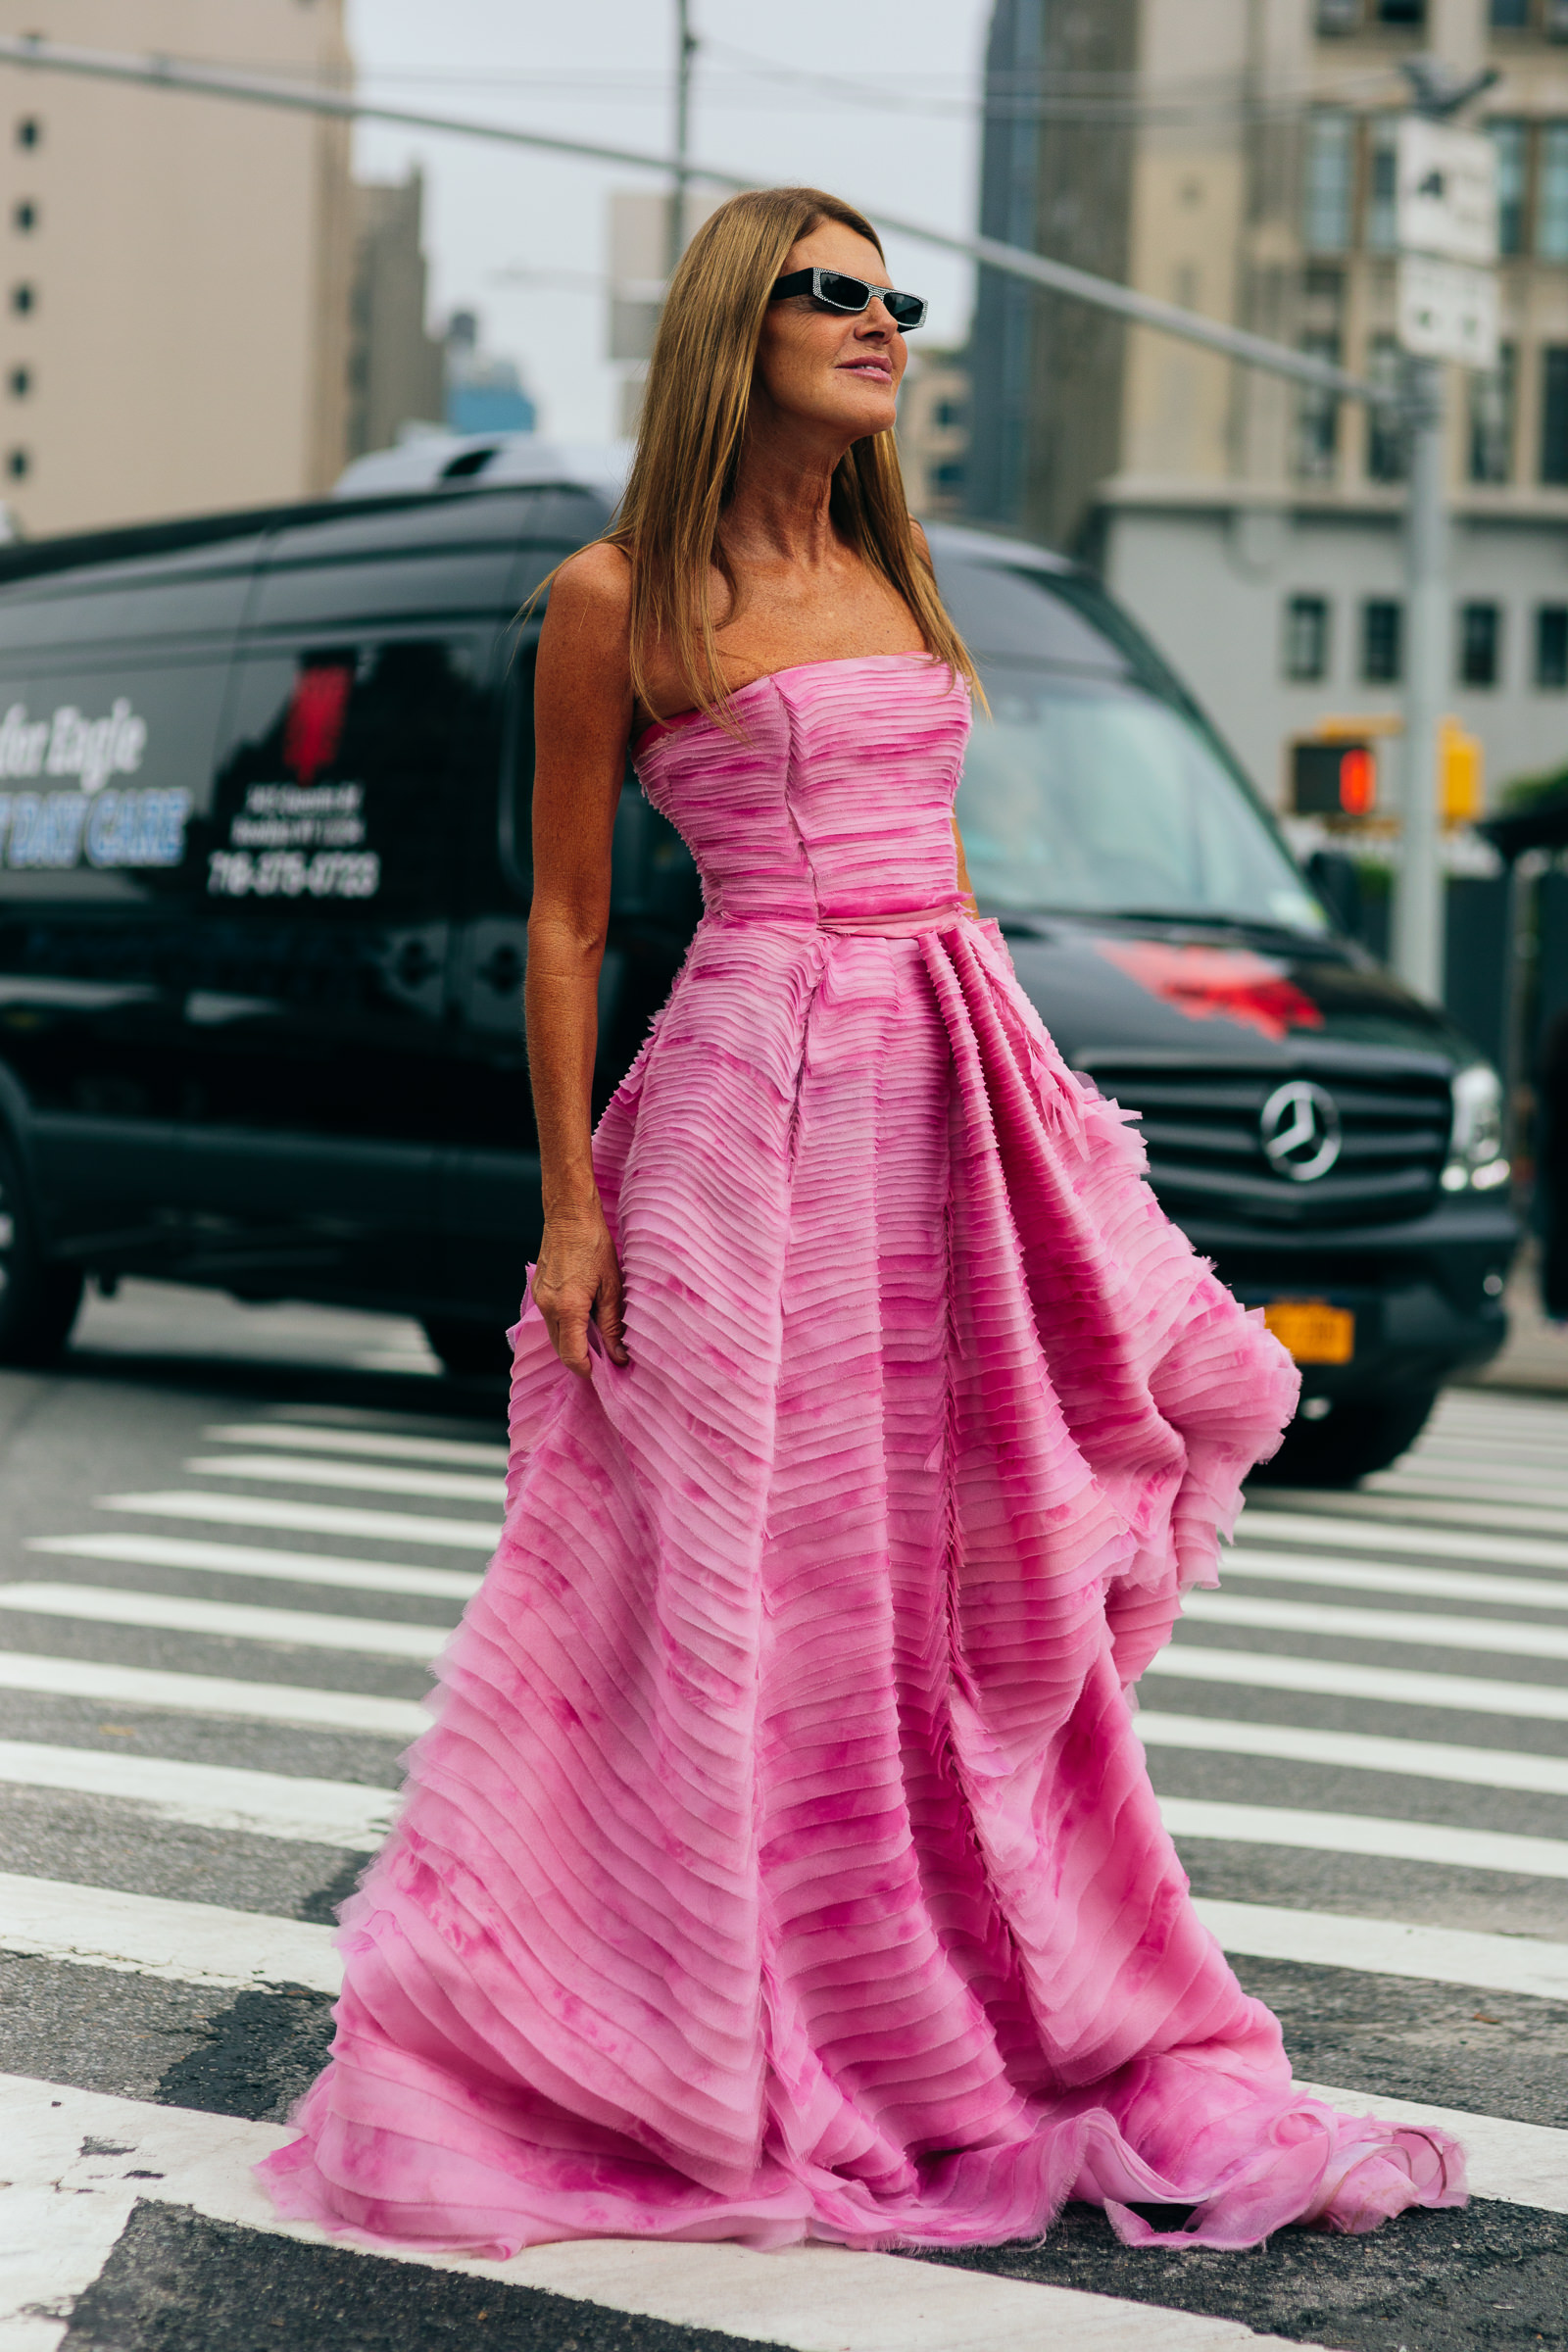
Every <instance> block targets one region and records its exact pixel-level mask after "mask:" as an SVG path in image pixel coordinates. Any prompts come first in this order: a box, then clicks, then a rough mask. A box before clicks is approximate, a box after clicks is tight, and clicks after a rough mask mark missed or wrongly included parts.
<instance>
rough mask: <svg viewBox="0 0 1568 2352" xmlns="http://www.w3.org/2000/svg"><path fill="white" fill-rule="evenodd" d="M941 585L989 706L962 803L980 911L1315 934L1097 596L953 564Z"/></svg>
mask: <svg viewBox="0 0 1568 2352" xmlns="http://www.w3.org/2000/svg"><path fill="white" fill-rule="evenodd" d="M943 586H944V589H945V590H946V591H947V594H948V602H949V607H950V610H951V611H952V612H953V615H954V618H955V619H956V622H957V624H958V626H959V628H960V629H961V630H962V631H963V632H964V634H965V636H966V637H967V639H968V642H969V645H970V648H971V650H972V652H973V653H974V655H975V657H976V660H977V662H978V664H979V667H980V673H981V676H982V678H983V679H984V681H985V687H986V693H987V696H988V698H989V700H990V704H991V716H990V718H989V719H988V718H987V717H986V715H985V713H984V711H979V710H977V711H976V712H975V721H974V729H973V732H972V734H971V735H970V738H969V746H968V751H967V754H966V757H965V760H964V768H963V776H962V779H961V781H960V784H959V788H958V800H957V817H958V824H959V829H960V830H961V832H962V835H963V845H964V850H965V853H966V855H967V858H968V861H969V875H970V879H971V881H972V882H973V884H974V888H975V895H976V897H977V899H978V900H979V902H980V905H981V907H986V908H989V909H991V910H992V911H994V912H996V913H1006V912H1009V911H1011V912H1015V913H1084V914H1126V915H1155V916H1169V917H1172V918H1174V919H1177V920H1182V919H1185V920H1187V921H1193V920H1195V919H1196V920H1199V921H1202V920H1204V919H1207V920H1209V921H1221V922H1225V921H1229V922H1240V923H1248V924H1260V925H1266V926H1268V927H1270V928H1273V929H1285V930H1290V931H1298V932H1302V933H1308V934H1313V935H1320V934H1322V933H1324V932H1326V931H1327V930H1328V928H1329V924H1328V919H1327V917H1326V915H1325V914H1324V912H1323V909H1322V908H1321V907H1319V905H1318V903H1317V900H1316V899H1315V898H1314V897H1313V896H1312V894H1311V893H1310V891H1309V890H1308V889H1307V888H1306V886H1305V883H1304V882H1303V880H1302V877H1301V875H1300V873H1299V870H1298V868H1297V867H1296V865H1295V863H1294V862H1293V860H1292V858H1291V857H1290V855H1289V852H1288V851H1287V850H1286V848H1285V846H1284V844H1283V842H1282V841H1281V840H1280V838H1279V836H1278V835H1277V834H1276V833H1275V831H1274V830H1273V827H1272V825H1271V824H1270V823H1269V821H1268V819H1267V817H1266V816H1265V815H1264V813H1263V811H1262V810H1261V809H1259V807H1258V806H1257V804H1256V803H1255V802H1254V801H1253V799H1252V797H1251V795H1250V792H1249V791H1248V790H1247V789H1246V787H1245V785H1244V784H1243V783H1242V781H1241V778H1240V776H1239V775H1238V773H1237V772H1236V771H1235V770H1234V769H1233V768H1232V767H1231V766H1230V765H1229V764H1228V762H1227V760H1226V759H1225V757H1224V754H1223V752H1222V750H1221V747H1220V746H1219V745H1218V744H1217V743H1216V742H1215V741H1214V739H1213V737H1212V736H1211V735H1210V734H1209V733H1208V731H1207V729H1206V728H1205V726H1204V725H1203V723H1202V721H1201V718H1200V717H1199V716H1198V714H1197V713H1196V712H1195V711H1193V710H1192V708H1191V706H1190V705H1188V704H1187V702H1186V700H1185V697H1184V696H1183V695H1182V692H1181V689H1180V687H1179V686H1178V685H1177V683H1176V681H1175V680H1174V679H1172V678H1171V677H1170V676H1169V675H1168V673H1167V672H1166V671H1165V668H1164V665H1163V663H1162V662H1160V661H1159V658H1158V656H1157V655H1156V654H1155V653H1154V652H1153V649H1152V647H1151V646H1150V645H1149V644H1148V643H1147V641H1146V640H1145V639H1143V637H1142V635H1141V633H1140V632H1139V631H1138V630H1137V628H1136V626H1135V624H1134V623H1133V622H1132V621H1131V619H1130V618H1129V616H1128V615H1127V614H1126V613H1122V612H1121V611H1120V609H1119V608H1118V607H1116V606H1115V605H1114V604H1113V603H1112V601H1111V600H1110V598H1108V597H1107V596H1106V595H1105V594H1104V591H1103V589H1101V588H1100V587H1099V586H1098V584H1097V583H1095V582H1094V581H1092V580H1089V579H1087V578H1085V577H1084V575H1082V574H1066V575H1063V574H1059V573H1057V574H1053V573H1041V572H1026V571H1024V570H1023V569H1022V568H1021V567H1019V568H1018V569H1013V568H1012V567H1010V566H1007V567H1003V566H997V567H992V566H990V565H986V566H984V567H982V566H980V565H978V564H964V563H960V564H957V565H956V566H953V567H951V568H947V567H945V570H944V578H943ZM1031 657H1032V658H1031Z"/></svg>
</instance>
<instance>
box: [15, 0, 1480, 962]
mask: <svg viewBox="0 0 1568 2352" xmlns="http://www.w3.org/2000/svg"><path fill="white" fill-rule="evenodd" d="M677 23H678V37H679V41H680V63H681V66H682V68H684V69H685V70H686V72H689V67H690V59H691V51H692V48H693V47H694V46H695V44H694V43H693V41H692V36H691V32H690V26H689V22H688V18H687V12H686V8H685V7H684V6H682V7H681V8H680V10H679V14H678V19H677ZM0 65H10V66H15V67H21V68H24V69H26V70H29V71H32V72H35V73H65V74H69V75H74V76H82V77H85V78H87V79H91V80H102V81H118V82H122V83H126V84H130V85H136V86H141V87H152V88H156V89H161V90H165V91H171V92H172V91H183V92H187V93H189V94H190V95H192V96H200V97H210V98H223V99H229V100H232V101H234V102H235V103H238V104H244V105H252V106H263V107H271V108H277V109H282V110H283V111H285V112H289V113H299V114H314V115H324V116H328V117H335V118H337V119H338V120H340V121H360V122H372V123H389V124H393V125H397V126H400V127H402V128H405V129H408V130H420V131H432V132H436V133H438V134H440V135H443V136H450V137H456V138H466V139H478V140H481V141H484V142H486V143H489V144H493V145H499V146H507V147H520V148H524V149H533V150H537V151H541V152H543V153H546V154H553V155H560V156H563V157H567V156H570V157H577V158H579V159H581V160H583V161H586V162H598V163H611V164H619V165H623V166H625V167H626V168H628V169H630V170H636V171H644V172H655V173H658V174H660V175H662V177H664V178H665V180H666V183H667V184H668V185H669V186H670V187H671V190H672V193H678V192H683V191H684V190H685V188H686V187H687V186H688V185H689V184H690V183H692V182H701V183H703V184H705V185H707V186H710V187H722V188H735V189H741V188H750V187H755V186H756V185H757V184H758V182H757V181H756V180H755V179H754V178H751V177H748V176H745V175H743V174H740V173H738V172H723V171H717V170H714V169H712V168H711V167H710V166H707V165H701V164H697V163H694V162H693V161H691V159H690V158H689V156H688V155H687V153H686V150H685V123H686V119H687V116H686V108H687V90H688V86H689V85H687V83H686V73H685V72H683V73H680V74H678V77H677V112H678V124H677V133H676V152H675V153H674V154H673V155H657V154H651V153H648V152H647V151H645V150H642V149H638V148H629V147H620V146H611V145H609V144H606V143H601V142H598V141H590V140H586V139H565V138H558V137H554V136H552V135H551V134H550V133H548V132H545V131H533V130H522V129H515V128H514V127H513V126H512V125H511V124H510V123H475V122H466V121H464V120H463V118H462V117H457V116H451V115H438V114H432V113H429V112H427V111H425V110H424V109H423V108H415V107H402V106H393V105H383V104H378V103H374V102H369V101H366V100H362V99H361V98H359V97H358V96H356V95H355V94H354V93H353V92H352V91H344V90H328V89H323V88H321V87H320V86H319V85H312V84H310V83H306V82H298V81H286V80H280V79H273V78H271V77H269V76H265V75H261V74H253V73H240V72H235V71H233V70H231V69H230V68H228V67H224V66H215V65H207V64H194V63H188V62H186V61H185V60H182V59H175V58H171V57H167V56H136V55H131V54H126V53H123V52H116V51H108V50H94V49H81V48H76V47H73V46H70V45H67V44H65V43H62V42H58V41H47V40H44V39H42V38H41V37H39V36H37V35H34V34H30V33H0ZM1454 103H1455V99H1454V95H1453V93H1451V92H1444V93H1443V94H1442V97H1441V104H1440V106H1434V107H1433V109H1432V111H1447V110H1448V109H1449V108H1451V107H1452V105H1453V104H1454ZM680 209H681V208H679V206H678V205H672V208H671V210H672V215H676V216H677V217H678V212H679V210H680ZM878 218H879V220H880V221H881V222H882V225H883V227H884V228H886V229H889V230H891V231H893V232H894V233H895V234H897V235H899V236H906V237H910V238H913V239H916V240H918V241H919V242H920V243H922V244H925V245H929V246H932V247H934V248H936V249H937V250H938V251H940V252H944V253H951V254H956V255H959V256H961V257H963V258H964V259H966V260H969V261H973V262H978V263H979V264H981V266H982V267H984V268H986V269H988V270H1001V271H1002V272H1003V273H1004V274H1005V275H1007V276H1012V277H1018V278H1022V279H1024V280H1025V281H1027V282H1028V283H1030V284H1032V285H1036V286H1043V287H1046V288H1049V289H1050V290H1051V291H1052V292H1054V293H1057V294H1061V295H1064V296H1066V297H1067V298H1068V299H1069V300H1072V301H1076V302H1084V303H1088V304H1089V305H1090V306H1091V307H1093V308H1094V309H1097V310H1103V311H1108V312H1111V313H1113V314H1114V315H1115V316H1116V317H1118V318H1121V319H1126V320H1127V321H1128V322H1129V323H1131V324H1136V325H1140V326H1147V327H1150V328H1152V330H1153V331H1154V332H1155V333H1157V334H1167V335H1174V336H1177V337H1178V338H1180V339H1181V340H1182V341H1183V342H1188V343H1194V344H1197V345H1199V346H1200V347H1201V348H1202V349H1204V350H1207V351H1212V352H1217V353H1220V354H1221V355H1222V356H1224V357H1225V358H1228V359H1231V360H1233V361H1236V362H1238V363H1239V364H1240V365H1242V366H1243V367H1248V368H1263V369H1265V370H1266V371H1267V372H1268V373H1270V374H1272V375H1279V376H1284V377H1286V378H1287V379H1288V380H1290V381H1292V382H1295V383H1298V384H1303V385H1309V386H1312V387H1313V388H1315V389H1317V390H1319V391H1324V392H1331V393H1334V394H1337V395H1338V396H1339V397H1340V398H1341V399H1346V400H1357V401H1361V402H1364V403H1365V404H1366V405H1367V406H1368V407H1369V408H1383V409H1390V408H1392V409H1394V410H1396V411H1397V412H1398V413H1399V414H1400V415H1401V416H1402V417H1403V418H1404V421H1405V425H1406V429H1407V432H1408V439H1409V451H1410V465H1409V494H1408V505H1407V513H1406V527H1405V567H1406V568H1405V580H1406V601H1405V611H1406V622H1405V626H1406V635H1407V651H1406V662H1405V680H1406V690H1405V706H1404V755H1403V760H1402V763H1401V765H1402V781H1403V791H1402V795H1401V797H1402V800H1403V817H1404V841H1403V849H1402V854H1401V857H1400V860H1399V869H1398V876H1397V889H1396V896H1395V924H1394V934H1395V936H1394V961H1395V965H1396V968H1397V971H1398V973H1399V976H1400V978H1401V979H1403V980H1404V981H1405V982H1406V983H1407V984H1408V985H1409V986H1410V987H1412V988H1414V989H1415V990H1417V991H1418V992H1419V993H1420V994H1422V995H1424V996H1427V997H1430V998H1436V999H1441V996H1442V987H1443V880H1442V871H1441V861H1440V857H1439V823H1438V773H1437V760H1438V729H1439V723H1440V717H1441V706H1442V700H1443V686H1444V678H1445V674H1446V650H1447V605H1446V513H1445V483H1444V469H1443V440H1444V420H1443V370H1442V368H1441V366H1440V365H1439V364H1438V363H1436V362H1433V361H1428V360H1417V361H1413V362H1411V363H1410V364H1409V367H1408V372H1407V376H1406V380H1405V383H1404V385H1403V386H1402V387H1401V388H1400V389H1398V390H1395V389H1391V388H1390V387H1389V386H1387V385H1383V384H1374V383H1370V382H1368V381H1366V380H1365V379H1364V378H1363V377H1360V376H1355V375H1351V374H1350V373H1348V370H1347V369H1345V368H1337V367H1335V366H1334V365H1333V364H1332V363H1330V362H1328V361H1325V360H1320V359H1317V358H1315V357H1313V356H1312V355H1311V354H1309V353H1307V352H1301V351H1293V350H1292V349H1291V347H1290V346H1289V345H1288V344H1284V343H1274V342H1271V341H1270V340H1269V339H1268V338H1267V337H1266V336H1263V335H1257V334H1252V333H1250V332H1249V331H1248V330H1247V329H1246V328H1244V327H1237V326H1231V325H1229V324H1227V323H1226V322H1225V321H1223V320H1221V319H1206V318H1203V317H1202V316H1201V314H1199V313H1198V312H1195V311H1184V310H1182V309H1181V308H1180V307H1179V306H1178V305H1177V304H1175V303H1170V302H1161V301H1159V300H1158V299H1157V297H1155V296H1153V295H1150V294H1144V293H1141V292H1139V291H1138V290H1137V289H1136V288H1134V287H1131V286H1122V285H1117V284H1116V283H1115V282H1114V281H1113V280H1112V279H1109V278H1103V277H1096V276H1094V275H1093V274H1092V273H1091V272H1090V271H1089V270H1078V269H1075V268H1074V267H1073V266H1072V265H1071V264H1070V263H1067V262H1058V261H1054V260H1053V259H1052V258H1051V257H1050V256H1049V255H1046V254H1040V253H1030V252H1028V251H1026V250H1025V249H1024V248H1022V247H1020V246H1013V245H1005V244H1001V243H999V242H998V241H997V240H996V239H995V238H992V237H963V236H955V235H952V234H950V233H949V232H948V231H946V230H942V229H934V228H931V227H929V226H927V225H925V224H924V223H921V222H918V221H898V220H893V219H891V218H890V217H889V216H888V215H887V214H885V213H882V212H880V210H879V211H878Z"/></svg>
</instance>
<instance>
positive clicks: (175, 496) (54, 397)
mask: <svg viewBox="0 0 1568 2352" xmlns="http://www.w3.org/2000/svg"><path fill="white" fill-rule="evenodd" d="M12 22H13V25H15V28H16V29H18V30H25V31H29V32H37V33H40V34H42V35H43V36H44V37H45V38H47V39H49V40H54V41H60V42H65V43H68V44H71V45H73V46H79V47H82V48H87V49H113V50H120V51H125V50H137V51H161V52H164V53H167V54H169V55H171V56H174V57H183V58H200V59H203V60H219V61H221V62H223V63H226V64H230V65H233V66H235V67H242V68H245V69H247V70H251V71H254V72H257V73H270V74H273V75H278V76H286V77H288V78H291V79H297V80H301V81H317V80H319V81H322V82H327V83H331V84H335V85H337V86H339V87H341V86H343V84H344V83H345V82H346V81H347V80H348V78H349V75H350V59H349V53H348V50H347V48H346V46H345V43H344V36H343V22H342V0H134V5H127V0H40V5H39V6H37V7H35V8H29V9H28V11H27V12H26V13H25V15H19V14H17V13H16V12H13V15H12ZM352 238H353V221H352V219H351V181H350V172H349V132H348V126H347V124H345V123H336V122H329V121H324V120H320V119H317V118H313V117H311V116H308V115H295V114H286V113H283V112H281V111H278V110H275V109H272V108H268V107H256V106H242V105H235V104H233V103H230V102H226V101H224V100H221V99H218V98H207V97H196V96H191V95H187V94H185V93H183V92H178V91H173V90H159V89H154V88H145V87H137V86H135V85H130V84H124V83H117V82H104V81H89V80H85V79H79V78H77V77H75V76H72V75H67V74H61V73H29V72H25V71H22V70H18V69H14V68H10V67H7V68H5V69H3V70H0V239H3V241H4V245H5V256H6V258H5V265H4V271H3V276H0V289H3V290H0V303H3V313H0V320H3V323H0V495H3V496H4V497H5V499H6V501H7V503H8V505H9V507H10V509H11V511H12V513H13V514H14V515H16V516H17V517H18V519H19V520H20V522H21V524H22V525H23V527H24V528H25V529H26V530H27V531H29V532H41V531H61V530H71V529H74V528H79V527H83V526H87V525H91V524H97V523H112V522H120V521H126V520H132V519H135V518H137V517H141V516H152V515H172V514H180V513H190V512H193V511H198V510H201V509H203V508H208V507H213V508H217V507H233V506H240V505H244V504H247V503H250V502H253V501H254V502H258V503H260V502H264V501H267V500H270V499H280V498H292V497H297V496H300V495H302V494H305V493H308V492H313V491H318V490H324V489H325V488H326V487H327V485H328V484H329V483H330V482H331V481H332V480H333V478H334V477H335V475H336V474H337V472H338V471H339V470H340V468H341V466H342V464H343V456H344V449H345V433H346V417H347V410H348V405H349V383H348V365H347V363H348V343H349V282H350V273H351V264H352Z"/></svg>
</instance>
